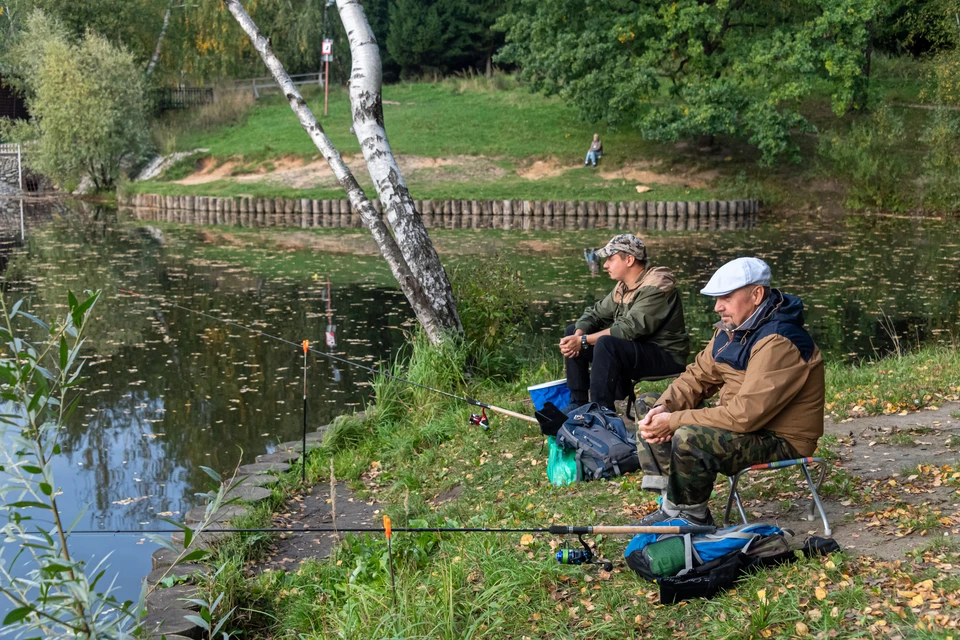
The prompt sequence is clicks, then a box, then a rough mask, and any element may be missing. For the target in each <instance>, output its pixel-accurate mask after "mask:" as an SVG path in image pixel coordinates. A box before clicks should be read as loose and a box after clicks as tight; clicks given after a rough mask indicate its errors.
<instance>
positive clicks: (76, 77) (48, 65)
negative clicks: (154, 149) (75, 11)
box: [4, 10, 149, 191]
mask: <svg viewBox="0 0 960 640" xmlns="http://www.w3.org/2000/svg"><path fill="white" fill-rule="evenodd" d="M7 62H8V63H9V64H10V65H11V66H13V67H14V68H15V69H17V73H19V74H21V76H22V77H23V78H24V80H25V83H26V85H27V87H26V88H27V91H26V96H27V107H28V108H29V110H30V113H31V114H32V116H33V119H32V120H30V121H29V122H20V123H18V124H10V125H7V127H6V129H7V131H6V133H5V134H4V137H8V136H9V137H10V138H12V139H15V140H16V141H18V142H19V141H26V140H30V139H36V141H37V145H36V147H35V148H34V150H33V152H32V153H31V154H30V155H29V156H27V162H28V163H29V164H30V165H31V166H32V168H34V169H36V170H37V171H38V172H39V173H41V174H43V175H46V176H48V177H50V178H51V179H53V180H55V181H56V182H57V183H58V184H60V185H63V184H66V183H67V182H69V181H71V180H79V179H80V178H81V177H83V176H87V177H89V178H90V180H92V182H93V185H94V187H95V188H96V189H97V190H98V191H101V190H106V189H110V188H112V187H113V186H114V183H115V182H116V181H117V179H118V178H119V177H120V174H121V168H122V167H128V166H130V165H134V164H136V163H137V162H139V161H140V159H141V158H142V156H143V154H144V152H145V150H146V147H147V145H148V144H149V136H148V132H147V124H146V123H147V117H146V97H145V93H144V80H143V70H142V69H141V68H140V66H139V65H138V64H137V62H136V61H135V60H134V58H133V56H132V55H131V54H130V53H129V52H127V51H126V50H124V49H122V48H118V47H116V46H114V45H113V44H111V43H110V42H109V41H108V40H106V39H105V38H102V37H100V36H99V35H97V34H95V33H93V32H92V31H88V32H87V33H86V34H85V35H84V36H83V38H82V39H80V40H79V41H73V40H72V39H71V38H70V36H69V35H68V34H67V32H66V30H65V29H64V28H63V27H62V26H61V25H60V24H59V23H58V22H57V21H56V20H53V19H51V18H49V17H47V16H46V15H45V14H44V13H43V12H41V11H39V10H38V11H35V12H34V13H32V14H31V15H30V17H29V18H28V21H27V28H26V29H25V31H24V33H23V34H22V35H21V36H20V38H19V40H18V42H17V43H16V44H15V45H14V46H13V47H12V48H11V50H10V52H8V55H7Z"/></svg>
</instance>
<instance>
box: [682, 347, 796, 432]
mask: <svg viewBox="0 0 960 640" xmlns="http://www.w3.org/2000/svg"><path fill="white" fill-rule="evenodd" d="M810 371H811V368H810V367H809V366H807V362H806V361H804V359H803V358H802V357H801V356H800V351H799V350H798V349H797V348H796V346H794V344H793V343H792V342H790V340H788V339H787V338H784V337H783V336H780V335H772V336H770V337H768V338H764V339H762V340H761V341H759V342H758V343H757V344H756V345H755V346H754V347H753V351H752V353H751V355H750V361H749V363H748V364H747V370H746V372H745V375H744V378H743V384H742V385H741V386H740V389H739V390H738V392H737V393H736V394H735V395H733V396H732V397H731V398H729V400H725V401H724V404H722V405H720V406H719V407H711V408H709V409H689V408H688V409H685V410H682V411H675V412H673V413H672V414H671V415H670V428H671V429H672V430H674V431H676V430H677V429H679V428H680V427H682V426H684V425H688V424H696V425H701V426H704V427H716V428H719V429H727V430H728V431H735V432H737V433H748V432H751V431H757V430H759V429H762V428H763V427H764V426H765V425H766V424H767V423H768V422H769V421H770V420H771V419H773V418H774V417H775V416H776V415H777V414H778V413H780V411H781V410H782V409H783V408H784V407H785V406H786V405H787V404H789V403H790V402H791V401H792V400H793V398H794V397H795V396H796V395H797V394H798V393H799V392H800V390H801V389H802V388H803V386H804V385H805V384H806V381H807V377H808V376H809V375H810ZM681 377H682V376H681Z"/></svg>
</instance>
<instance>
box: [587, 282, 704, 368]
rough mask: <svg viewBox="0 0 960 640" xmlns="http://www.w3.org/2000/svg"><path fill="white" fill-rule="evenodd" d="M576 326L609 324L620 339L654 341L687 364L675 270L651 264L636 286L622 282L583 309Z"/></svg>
mask: <svg viewBox="0 0 960 640" xmlns="http://www.w3.org/2000/svg"><path fill="white" fill-rule="evenodd" d="M576 326H577V329H582V330H583V331H584V332H585V333H595V332H597V331H600V330H602V329H606V328H607V327H609V328H610V335H612V336H614V337H616V338H624V339H626V340H636V341H637V342H651V343H653V344H655V345H657V346H659V347H660V348H661V349H663V350H664V351H666V352H668V353H669V354H670V355H672V356H673V357H674V359H675V360H676V361H677V362H678V363H680V364H686V363H687V354H688V353H690V336H688V335H687V327H686V324H685V323H684V321H683V305H682V304H681V303H680V295H679V294H678V293H677V289H676V286H675V278H674V276H673V272H672V271H670V270H669V269H667V268H666V267H648V268H647V269H645V270H644V272H643V273H642V274H641V275H640V278H638V279H637V281H636V282H635V283H634V284H633V286H632V287H627V285H626V284H624V283H622V282H618V283H617V286H616V287H614V289H613V291H611V292H610V293H609V294H608V295H607V297H606V298H604V299H603V300H601V301H600V302H598V303H597V304H595V305H593V306H592V307H588V308H587V309H586V310H585V311H584V312H583V315H582V316H580V319H579V320H577V323H576Z"/></svg>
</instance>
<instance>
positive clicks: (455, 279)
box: [451, 255, 530, 349]
mask: <svg viewBox="0 0 960 640" xmlns="http://www.w3.org/2000/svg"><path fill="white" fill-rule="evenodd" d="M451 282H452V285H453V295H454V297H455V298H456V301H457V311H458V312H459V313H460V321H461V322H462V323H463V331H464V335H465V336H466V339H467V340H468V341H469V342H470V343H472V344H474V345H476V346H478V347H482V348H486V349H498V348H499V347H500V346H501V345H510V344H512V343H514V342H516V341H517V340H518V339H519V338H520V337H521V336H522V335H523V333H524V329H525V328H528V327H529V325H530V322H529V317H528V308H529V306H528V305H529V298H530V297H529V295H528V293H527V287H526V285H524V283H523V279H522V278H521V277H520V274H519V273H517V272H515V271H513V270H512V269H510V267H508V266H507V265H506V263H505V262H504V261H503V258H502V257H501V256H500V255H495V256H493V257H492V258H489V259H486V260H471V261H469V262H465V263H463V264H460V265H458V266H457V267H456V269H454V271H453V274H452V276H451Z"/></svg>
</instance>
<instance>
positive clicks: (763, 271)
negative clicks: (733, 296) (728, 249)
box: [700, 258, 770, 296]
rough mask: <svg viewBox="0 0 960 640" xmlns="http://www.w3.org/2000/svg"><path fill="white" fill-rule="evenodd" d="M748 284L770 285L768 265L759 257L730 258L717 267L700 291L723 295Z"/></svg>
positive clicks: (707, 294) (706, 293) (707, 293)
mask: <svg viewBox="0 0 960 640" xmlns="http://www.w3.org/2000/svg"><path fill="white" fill-rule="evenodd" d="M748 284H757V285H760V286H763V287H769V286H770V267H769V266H768V265H767V263H766V262H764V261H763V260H761V259H760V258H737V259H736V260H731V261H730V262H728V263H727V264H725V265H723V266H722V267H720V268H719V269H717V272H716V273H714V274H713V277H711V278H710V282H708V283H707V286H705V287H704V288H703V289H700V293H702V294H703V295H705V296H725V295H727V294H728V293H730V292H731V291H736V290H737V289H739V288H740V287H745V286H747V285H748Z"/></svg>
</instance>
